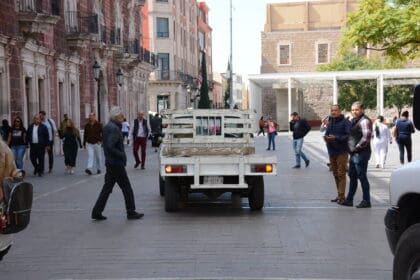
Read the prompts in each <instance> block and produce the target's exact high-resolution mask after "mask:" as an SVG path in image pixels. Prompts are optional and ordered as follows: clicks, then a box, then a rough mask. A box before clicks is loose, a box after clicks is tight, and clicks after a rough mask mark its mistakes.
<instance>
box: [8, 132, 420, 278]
mask: <svg viewBox="0 0 420 280" xmlns="http://www.w3.org/2000/svg"><path fill="white" fill-rule="evenodd" d="M416 134H417V135H416V136H415V139H414V141H413V142H414V159H420V146H419V143H420V141H419V140H420V136H419V135H418V134H419V133H416ZM256 143H257V151H258V152H259V153H263V154H269V153H275V154H276V155H277V157H278V171H279V172H278V175H277V176H275V177H274V176H273V177H269V176H268V177H266V178H265V187H266V203H265V208H264V209H263V211H262V212H252V211H250V210H249V208H248V202H247V200H246V199H243V200H242V201H240V202H239V205H238V203H234V204H232V203H231V200H230V196H229V195H224V196H222V197H221V198H220V199H219V200H217V201H216V202H214V201H207V200H206V199H205V198H204V197H202V196H194V197H193V198H192V200H191V202H189V203H188V204H187V205H185V207H184V208H183V209H182V210H181V211H179V212H177V213H170V214H169V213H166V212H165V211H164V210H163V199H162V198H161V197H160V196H159V194H158V164H157V153H154V151H153V150H152V148H151V147H150V143H148V145H149V147H148V155H147V163H146V170H139V169H136V170H134V169H133V159H132V155H131V149H130V148H131V147H127V154H128V158H129V160H130V161H129V164H128V166H127V170H128V174H129V177H130V179H131V182H132V185H133V188H134V192H135V196H136V204H137V207H138V210H139V211H142V212H144V213H145V217H144V219H143V220H140V221H128V220H127V219H126V218H125V213H124V203H123V197H122V193H121V191H120V190H119V188H117V187H116V188H115V190H114V192H113V194H112V195H111V197H110V200H109V201H108V205H107V207H106V209H105V212H104V215H106V216H108V220H106V221H103V222H94V221H91V220H90V211H91V207H92V206H93V203H94V201H95V200H96V198H97V195H98V194H99V191H100V188H101V187H102V184H103V180H104V178H103V174H101V175H92V176H88V175H86V174H85V173H84V171H83V170H84V167H85V164H86V157H87V154H86V151H85V150H82V151H80V153H79V157H78V167H77V170H76V174H75V175H64V168H63V157H62V156H57V157H56V165H55V168H54V170H53V173H52V174H46V175H45V176H44V177H43V178H38V177H34V176H32V174H31V171H32V169H31V168H29V166H30V164H29V162H26V167H28V174H29V176H28V178H27V179H28V180H29V181H31V182H33V184H34V188H35V194H34V205H33V213H32V218H31V224H30V226H29V227H28V229H27V230H25V231H23V232H22V233H18V234H16V235H15V236H14V246H13V247H12V249H11V251H10V253H9V254H8V255H7V256H6V257H5V259H4V260H3V261H2V262H1V263H0V279H13V280H14V279H16V280H24V279H31V280H32V279H179V278H186V279H197V278H198V279H239V278H240V279H262V278H265V279H305V280H308V279H318V280H320V279H330V280H331V279H381V280H382V279H391V274H392V273H391V270H392V255H391V253H390V251H389V248H388V245H387V242H386V237H385V233H384V225H383V217H384V214H385V211H386V209H387V207H388V201H389V197H388V183H389V177H390V174H391V172H392V170H394V169H396V168H398V167H399V163H398V151H397V150H398V149H397V147H396V145H395V144H392V145H391V146H390V148H389V156H388V163H387V165H386V168H385V169H376V168H375V167H374V161H373V160H371V162H370V165H369V171H368V176H369V179H370V182H371V186H372V204H373V208H371V209H356V208H347V207H346V208H344V207H340V206H338V205H336V204H333V203H331V202H329V200H330V199H331V198H333V197H334V195H335V191H334V190H335V185H334V183H333V178H332V175H331V174H330V172H329V171H328V168H327V166H326V162H327V161H328V160H327V153H326V148H325V145H324V143H323V141H322V138H321V134H320V133H319V132H317V131H312V132H311V133H310V134H309V136H308V137H307V138H306V139H305V143H304V151H305V152H306V153H307V155H308V156H309V158H310V160H311V164H310V166H309V167H308V168H302V169H300V170H292V169H291V166H292V165H293V164H294V160H293V158H294V155H293V152H292V147H291V140H290V135H289V134H288V133H280V134H279V136H277V139H276V143H277V147H276V148H277V149H276V151H275V152H273V151H266V150H265V148H266V145H267V139H266V138H265V137H262V136H260V137H257V138H256ZM360 199H361V189H360V188H359V189H358V192H357V195H356V198H355V202H356V203H357V202H359V200H360Z"/></svg>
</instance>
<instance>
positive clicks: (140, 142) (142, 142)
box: [133, 137, 147, 166]
mask: <svg viewBox="0 0 420 280" xmlns="http://www.w3.org/2000/svg"><path fill="white" fill-rule="evenodd" d="M146 144H147V138H146V137H137V138H136V140H134V143H133V155H134V159H135V160H136V163H140V162H141V166H144V163H145V162H146ZM139 147H140V148H141V161H140V159H139Z"/></svg>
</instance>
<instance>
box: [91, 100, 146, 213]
mask: <svg viewBox="0 0 420 280" xmlns="http://www.w3.org/2000/svg"><path fill="white" fill-rule="evenodd" d="M110 116H111V120H110V121H109V123H108V124H107V125H106V126H105V127H104V129H103V134H102V136H103V147H104V154H105V166H106V173H105V184H104V186H103V187H102V191H101V193H100V194H99V197H98V200H97V201H96V203H95V206H94V207H93V209H92V219H93V220H106V217H105V216H103V215H102V211H104V209H105V205H106V202H107V200H108V198H109V195H110V194H111V192H112V189H113V188H114V185H115V183H118V186H119V187H120V188H121V190H122V192H123V195H124V200H125V208H126V210H127V219H129V220H136V219H140V218H142V217H143V216H144V214H143V213H138V212H136V205H135V202H134V193H133V189H132V188H131V184H130V180H129V179H128V176H127V172H126V170H125V166H126V163H127V156H126V155H125V151H124V139H123V136H122V133H121V123H122V122H123V121H124V115H123V113H122V110H121V108H120V107H113V108H112V109H111V111H110Z"/></svg>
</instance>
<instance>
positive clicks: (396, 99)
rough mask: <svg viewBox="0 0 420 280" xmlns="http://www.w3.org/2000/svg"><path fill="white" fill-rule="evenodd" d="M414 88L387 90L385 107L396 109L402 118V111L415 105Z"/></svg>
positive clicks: (405, 86)
mask: <svg viewBox="0 0 420 280" xmlns="http://www.w3.org/2000/svg"><path fill="white" fill-rule="evenodd" d="M412 92H413V87H412V86H407V85H404V86H392V87H389V88H386V90H385V93H384V95H385V106H386V107H388V108H393V107H396V108H397V111H398V117H401V111H402V109H403V108H404V107H405V106H411V104H413V96H412Z"/></svg>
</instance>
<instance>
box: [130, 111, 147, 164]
mask: <svg viewBox="0 0 420 280" xmlns="http://www.w3.org/2000/svg"><path fill="white" fill-rule="evenodd" d="M130 135H131V136H132V137H133V155H134V159H135V161H136V163H135V164H134V168H137V167H138V166H139V165H140V164H141V169H144V164H145V163H146V145H147V136H149V128H148V126H147V120H146V119H145V118H144V113H143V112H139V113H138V114H137V118H136V119H135V120H134V121H133V124H132V125H131V127H130ZM139 147H140V148H141V161H140V159H139V154H138V152H139Z"/></svg>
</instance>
